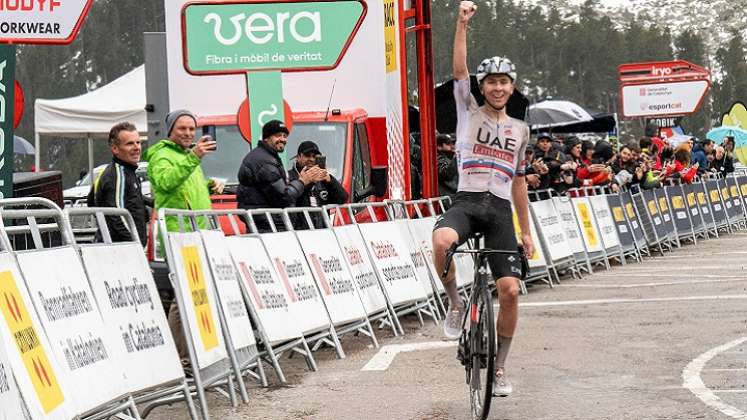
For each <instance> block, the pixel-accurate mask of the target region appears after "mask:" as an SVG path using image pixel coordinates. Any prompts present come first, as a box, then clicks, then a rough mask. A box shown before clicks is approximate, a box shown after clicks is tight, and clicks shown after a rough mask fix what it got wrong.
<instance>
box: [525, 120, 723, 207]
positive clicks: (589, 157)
mask: <svg viewBox="0 0 747 420" xmlns="http://www.w3.org/2000/svg"><path fill="white" fill-rule="evenodd" d="M733 152H734V142H733V139H730V138H726V139H724V141H723V142H722V143H721V144H720V145H716V144H715V142H714V141H713V140H710V139H705V140H698V139H696V138H694V137H689V136H677V138H672V139H670V140H669V141H668V140H667V139H666V138H661V137H657V136H645V137H641V138H640V139H639V140H638V141H637V142H635V141H631V142H627V143H623V144H621V145H620V146H619V148H618V150H617V151H616V150H615V147H613V145H612V144H610V143H609V142H608V141H606V140H599V141H597V142H596V143H594V142H591V141H589V140H583V141H582V140H580V139H579V138H577V137H575V136H566V137H561V136H557V135H552V134H551V133H539V134H538V135H537V142H536V144H535V145H534V147H529V148H527V151H526V165H527V166H526V173H527V184H528V185H529V189H530V191H536V192H542V193H543V194H545V195H547V194H549V192H548V190H554V191H555V192H557V193H559V194H564V193H566V192H568V190H573V189H578V188H583V187H594V186H604V187H608V188H609V189H610V190H612V191H615V192H616V191H620V190H621V189H625V188H631V187H633V186H637V187H638V188H641V189H651V188H656V187H659V186H662V185H669V184H673V183H691V182H693V181H694V180H696V177H700V178H708V177H714V176H716V175H717V174H721V175H722V176H726V174H728V173H730V172H734V155H733ZM541 198H542V197H541Z"/></svg>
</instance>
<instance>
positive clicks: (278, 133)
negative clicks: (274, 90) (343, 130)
mask: <svg viewBox="0 0 747 420" xmlns="http://www.w3.org/2000/svg"><path fill="white" fill-rule="evenodd" d="M289 134H290V131H289V130H288V127H286V126H285V124H284V123H283V122H282V121H278V120H272V121H269V122H267V123H266V124H265V125H264V126H263V127H262V141H260V142H259V143H258V144H257V147H255V148H254V150H252V151H251V152H249V153H248V154H247V155H246V156H245V157H244V160H243V161H242V162H241V166H240V167H239V175H238V178H239V186H238V189H237V190H236V200H237V201H238V207H239V208H241V209H248V210H251V209H266V208H285V207H292V206H295V205H296V200H298V198H299V197H301V195H302V194H303V193H304V192H305V191H306V187H307V186H309V185H312V184H314V183H316V182H321V181H323V180H324V179H325V178H327V171H325V170H323V169H321V168H319V167H318V166H311V167H304V168H302V169H301V171H300V172H299V173H298V178H297V179H295V180H290V179H288V174H287V173H286V172H285V168H283V162H282V160H281V159H280V155H279V154H278V153H281V152H283V151H284V150H285V145H286V143H288V135H289ZM255 223H256V224H257V229H258V230H259V231H260V232H268V231H270V230H271V229H270V225H269V221H267V220H266V219H264V218H262V217H257V218H255ZM276 225H277V223H276Z"/></svg>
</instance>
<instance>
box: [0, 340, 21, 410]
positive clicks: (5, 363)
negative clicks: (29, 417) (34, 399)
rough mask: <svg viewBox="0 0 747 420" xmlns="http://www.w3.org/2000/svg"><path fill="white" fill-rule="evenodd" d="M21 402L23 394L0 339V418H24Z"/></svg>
mask: <svg viewBox="0 0 747 420" xmlns="http://www.w3.org/2000/svg"><path fill="white" fill-rule="evenodd" d="M13 351H15V349H13ZM21 404H22V403H21V394H19V391H18V387H17V386H16V380H15V379H13V369H11V367H10V359H8V352H7V351H5V343H4V342H3V340H0V420H16V419H22V418H24V416H23V410H22V408H21Z"/></svg>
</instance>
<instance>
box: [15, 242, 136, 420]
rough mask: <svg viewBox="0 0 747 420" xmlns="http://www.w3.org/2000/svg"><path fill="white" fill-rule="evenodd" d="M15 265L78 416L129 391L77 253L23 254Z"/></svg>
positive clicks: (67, 249) (112, 337) (119, 356)
mask: <svg viewBox="0 0 747 420" xmlns="http://www.w3.org/2000/svg"><path fill="white" fill-rule="evenodd" d="M17 258H18V266H19V268H20V269H21V272H22V273H23V277H24V279H25V280H26V286H27V287H28V291H29V294H30V295H31V299H32V300H33V302H34V307H35V308H36V309H37V310H38V311H39V318H40V321H41V324H42V326H43V328H44V331H45V332H46V334H47V337H49V341H50V343H52V348H51V352H50V353H52V354H53V355H55V356H56V358H57V361H58V363H59V364H60V366H61V368H62V372H63V374H64V375H65V376H66V378H67V380H68V384H69V386H70V387H71V388H70V389H71V390H72V393H71V394H72V396H73V399H74V400H75V402H76V406H77V409H78V410H79V411H80V412H86V411H89V410H92V409H94V408H96V407H98V406H100V405H102V404H105V403H108V402H109V401H112V400H114V399H116V398H119V397H121V396H123V395H125V394H126V393H127V392H128V386H127V384H126V382H125V372H124V367H123V365H122V364H121V363H119V361H120V360H122V357H123V356H122V354H121V352H120V348H121V346H118V345H117V338H116V337H115V334H116V332H115V331H113V330H111V329H110V328H107V327H105V326H104V320H103V318H102V317H101V313H100V312H99V309H98V305H97V303H96V299H95V298H94V296H93V292H92V291H91V289H90V286H89V283H88V279H87V277H86V273H85V271H84V270H83V264H82V263H81V261H80V259H79V257H78V255H77V251H76V250H75V249H73V248H71V247H65V248H56V249H45V250H36V251H34V252H22V253H19V254H18V256H17Z"/></svg>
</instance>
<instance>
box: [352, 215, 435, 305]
mask: <svg viewBox="0 0 747 420" xmlns="http://www.w3.org/2000/svg"><path fill="white" fill-rule="evenodd" d="M358 227H359V228H360V230H361V235H362V236H363V239H364V240H365V242H366V247H368V252H369V253H370V255H371V257H372V260H373V262H374V267H375V268H376V270H377V272H378V273H379V278H380V279H381V284H382V285H383V287H384V288H385V289H386V292H387V295H388V296H389V299H390V301H391V303H392V305H395V306H396V305H399V304H402V303H409V302H413V301H418V300H425V299H427V296H426V294H425V290H424V289H423V286H422V285H421V284H420V281H418V278H417V276H416V274H415V267H414V266H413V264H412V259H411V258H410V251H409V250H408V248H407V245H406V243H405V241H404V240H403V239H402V236H401V235H400V233H399V228H398V227H397V225H396V224H395V223H394V222H379V223H363V224H360V225H358Z"/></svg>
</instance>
